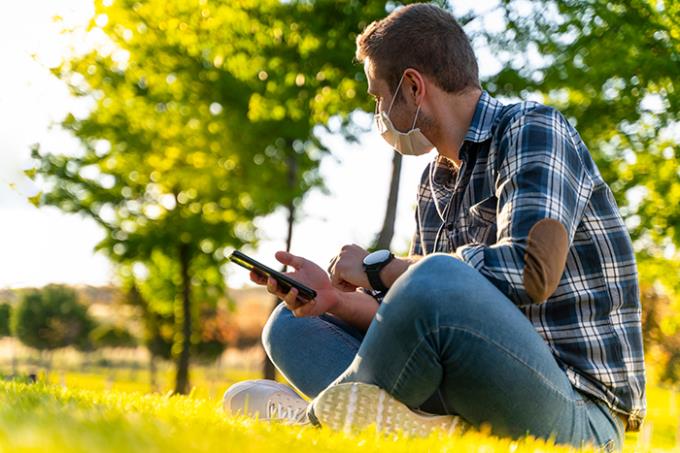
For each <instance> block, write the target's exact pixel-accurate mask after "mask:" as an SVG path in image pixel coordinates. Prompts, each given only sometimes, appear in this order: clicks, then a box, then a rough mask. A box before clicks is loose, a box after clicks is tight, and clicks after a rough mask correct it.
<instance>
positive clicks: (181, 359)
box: [175, 244, 191, 395]
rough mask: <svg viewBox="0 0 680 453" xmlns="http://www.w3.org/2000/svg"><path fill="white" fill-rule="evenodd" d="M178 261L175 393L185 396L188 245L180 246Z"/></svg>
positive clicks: (188, 339)
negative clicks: (178, 347) (178, 335)
mask: <svg viewBox="0 0 680 453" xmlns="http://www.w3.org/2000/svg"><path fill="white" fill-rule="evenodd" d="M179 261H180V271H181V274H182V307H181V310H180V318H181V319H180V322H181V332H182V333H181V340H182V342H181V350H180V353H179V356H178V357H177V374H176V377H175V393H179V394H181V395H186V394H187V393H189V349H190V347H191V279H190V278H189V264H190V261H191V257H190V250H189V244H182V245H181V246H180V248H179Z"/></svg>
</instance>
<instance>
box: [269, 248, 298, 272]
mask: <svg viewBox="0 0 680 453" xmlns="http://www.w3.org/2000/svg"><path fill="white" fill-rule="evenodd" d="M274 256H275V257H276V259H277V260H278V261H279V263H281V264H285V265H286V266H292V267H293V269H295V270H296V271H297V270H300V268H301V267H302V265H303V264H304V263H305V259H304V258H303V257H301V256H296V255H293V254H292V253H288V252H284V251H278V252H276V253H275V254H274Z"/></svg>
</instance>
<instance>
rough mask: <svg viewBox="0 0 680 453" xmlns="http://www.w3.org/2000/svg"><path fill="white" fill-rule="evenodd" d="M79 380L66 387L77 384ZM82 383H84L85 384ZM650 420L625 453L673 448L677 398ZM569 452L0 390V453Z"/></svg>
mask: <svg viewBox="0 0 680 453" xmlns="http://www.w3.org/2000/svg"><path fill="white" fill-rule="evenodd" d="M77 378H78V377H77V376H75V375H71V376H68V380H70V381H72V382H74V383H75V382H76V381H77ZM83 382H87V381H86V380H85V381H83ZM649 391H650V393H649V403H650V416H649V418H648V421H647V424H646V425H645V426H646V427H645V429H644V430H643V432H642V433H641V434H639V435H629V436H628V438H627V439H626V447H625V449H626V451H631V452H632V451H651V450H656V451H667V450H671V449H673V448H674V447H676V431H677V425H678V423H677V421H678V405H677V403H678V401H677V396H676V395H675V393H673V392H671V391H669V390H664V389H660V388H657V387H653V388H650V389H649ZM292 450H294V451H295V452H296V453H297V452H305V451H310V452H312V451H313V452H315V453H316V452H319V451H366V452H372V451H376V450H380V451H389V452H400V451H403V452H409V453H412V452H415V451H435V450H436V451H451V452H459V451H461V452H462V451H476V452H479V451H485V452H488V451H536V452H538V451H541V452H547V451H568V449H564V448H557V447H554V446H551V445H549V444H546V443H544V442H541V441H536V440H532V439H524V440H521V441H516V442H513V441H510V440H506V439H497V438H494V437H491V436H488V435H485V434H484V433H480V432H469V433H466V434H464V435H459V436H454V437H446V436H445V435H443V434H440V433H435V434H433V435H431V436H430V437H429V438H425V439H408V438H403V437H399V436H377V435H376V434H375V433H374V432H372V431H366V432H364V433H361V434H357V435H346V434H343V433H333V432H330V431H328V430H326V429H317V428H313V427H310V426H306V427H299V426H297V427H290V426H283V425H279V424H270V423H265V422H259V421H256V420H250V419H246V418H243V417H227V416H225V414H224V413H223V412H222V411H221V408H220V401H219V398H210V397H203V396H197V394H194V395H192V396H188V397H177V396H174V397H169V396H166V395H162V394H144V393H141V392H136V391H126V390H119V389H110V390H102V389H99V390H91V389H83V388H75V387H65V386H64V385H61V384H44V383H38V384H25V383H19V382H11V381H6V382H0V451H12V452H14V451H41V452H43V451H60V452H61V451H75V452H80V451H83V452H85V451H87V452H92V451H102V452H137V451H139V452H156V451H158V452H174V451H177V452H179V451H182V452H186V451H206V452H207V451H210V452H215V451H225V452H231V451H234V452H241V451H245V452H247V451H267V452H278V451H281V452H284V451H285V452H287V453H289V452H290V451H292Z"/></svg>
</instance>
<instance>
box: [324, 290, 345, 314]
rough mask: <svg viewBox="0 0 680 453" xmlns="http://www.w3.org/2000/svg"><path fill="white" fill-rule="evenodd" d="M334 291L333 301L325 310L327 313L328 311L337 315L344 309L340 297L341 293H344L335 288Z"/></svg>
mask: <svg viewBox="0 0 680 453" xmlns="http://www.w3.org/2000/svg"><path fill="white" fill-rule="evenodd" d="M334 293H335V303H334V304H333V305H332V306H331V307H330V308H329V309H328V310H326V312H327V313H330V314H332V315H336V316H339V315H340V314H342V313H343V311H344V308H345V307H344V298H343V297H342V296H343V294H345V293H344V292H342V291H339V290H336V291H334Z"/></svg>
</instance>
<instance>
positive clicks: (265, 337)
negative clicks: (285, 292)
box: [261, 302, 294, 363]
mask: <svg viewBox="0 0 680 453" xmlns="http://www.w3.org/2000/svg"><path fill="white" fill-rule="evenodd" d="M291 319H294V316H293V313H291V311H290V310H289V309H288V308H287V307H286V304H285V303H284V302H281V303H280V304H279V305H277V306H276V308H274V310H273V311H272V313H271V314H270V315H269V319H267V322H266V323H265V325H264V327H263V328H262V334H261V339H262V346H263V347H264V350H265V351H266V352H267V355H268V356H269V358H270V359H271V360H272V362H274V363H276V362H275V360H274V358H273V357H272V355H275V347H274V345H276V344H277V343H278V344H280V343H281V342H282V341H284V340H283V337H284V336H285V335H286V332H287V331H288V327H287V324H288V323H289V322H290V320H291Z"/></svg>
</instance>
